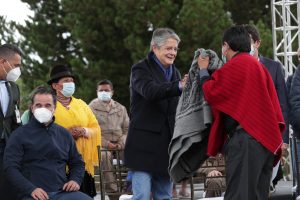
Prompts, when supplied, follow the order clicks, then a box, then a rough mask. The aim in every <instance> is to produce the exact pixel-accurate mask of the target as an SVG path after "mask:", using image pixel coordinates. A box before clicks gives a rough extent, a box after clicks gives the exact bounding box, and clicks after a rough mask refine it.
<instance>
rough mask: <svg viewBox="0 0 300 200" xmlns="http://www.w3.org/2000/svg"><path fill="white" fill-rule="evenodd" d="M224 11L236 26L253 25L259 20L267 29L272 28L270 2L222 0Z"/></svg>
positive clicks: (261, 0)
mask: <svg viewBox="0 0 300 200" xmlns="http://www.w3.org/2000/svg"><path fill="white" fill-rule="evenodd" d="M224 9H225V10H226V11H228V12H229V13H230V15H231V17H232V20H233V22H234V23H236V24H248V23H249V22H250V21H253V22H254V23H255V24H256V23H257V22H258V21H259V20H261V21H262V22H263V23H264V24H265V25H266V26H267V27H268V28H272V23H271V21H272V17H271V1H270V0H244V1H238V2H237V1H236V0H224Z"/></svg>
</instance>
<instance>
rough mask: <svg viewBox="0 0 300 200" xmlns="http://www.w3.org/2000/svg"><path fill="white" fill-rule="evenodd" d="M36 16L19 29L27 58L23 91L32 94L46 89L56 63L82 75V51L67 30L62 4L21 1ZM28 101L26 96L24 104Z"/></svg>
mask: <svg viewBox="0 0 300 200" xmlns="http://www.w3.org/2000/svg"><path fill="white" fill-rule="evenodd" d="M22 1H23V2H24V3H27V4H28V5H29V7H30V9H31V10H32V11H34V16H32V17H30V18H29V20H27V21H26V24H25V25H17V29H18V31H19V32H20V34H21V35H22V36H23V38H24V39H21V48H22V50H23V52H24V54H25V57H24V61H23V63H24V67H23V69H22V77H21V78H22V81H23V84H24V88H22V89H23V91H24V90H25V92H23V93H25V94H29V93H30V91H32V90H33V89H34V88H35V87H36V86H38V85H43V84H44V85H46V81H47V80H48V79H49V71H50V68H51V67H52V66H53V65H54V64H56V63H65V64H68V65H71V66H72V69H73V71H74V72H75V73H77V72H78V71H80V72H81V71H82V70H81V69H82V65H83V62H82V59H81V57H80V49H79V48H78V47H77V44H76V42H75V40H74V39H73V38H72V36H71V34H70V31H69V30H68V29H67V28H66V26H64V23H63V19H64V16H65V13H64V11H63V9H62V7H61V4H60V1H59V0H51V1H44V0H22ZM27 100H28V96H26V95H25V98H24V103H26V102H27Z"/></svg>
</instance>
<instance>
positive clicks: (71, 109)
mask: <svg viewBox="0 0 300 200" xmlns="http://www.w3.org/2000/svg"><path fill="white" fill-rule="evenodd" d="M54 116H55V122H56V123H57V124H59V125H61V126H63V127H64V128H67V129H68V128H71V127H75V126H77V127H83V128H87V129H88V130H89V132H90V133H91V136H90V137H89V138H85V137H80V138H79V139H77V140H76V146H77V149H78V151H79V153H80V154H81V155H82V158H83V161H84V162H85V170H86V171H87V172H88V173H90V174H91V175H92V176H94V166H98V163H99V162H98V153H97V146H100V144H101V129H100V126H99V124H98V121H97V119H96V117H95V116H94V114H93V112H92V110H91V109H90V108H89V106H88V105H87V104H86V103H85V102H84V101H82V100H81V99H76V98H74V97H72V100H71V102H70V105H69V106H68V108H66V107H64V106H63V105H62V104H61V103H60V102H58V101H57V104H56V110H55V113H54Z"/></svg>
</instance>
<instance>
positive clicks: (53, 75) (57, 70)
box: [47, 64, 75, 85]
mask: <svg viewBox="0 0 300 200" xmlns="http://www.w3.org/2000/svg"><path fill="white" fill-rule="evenodd" d="M64 77H72V78H73V79H75V77H74V75H73V74H72V71H71V69H70V68H69V67H68V66H66V65H61V64H60V65H55V66H54V67H53V68H52V69H51V72H50V80H49V81H47V83H48V84H49V85H51V84H52V83H53V81H55V80H57V79H60V78H64Z"/></svg>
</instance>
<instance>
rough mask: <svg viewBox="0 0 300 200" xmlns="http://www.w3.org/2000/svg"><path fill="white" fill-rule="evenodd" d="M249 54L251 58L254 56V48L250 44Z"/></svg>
mask: <svg viewBox="0 0 300 200" xmlns="http://www.w3.org/2000/svg"><path fill="white" fill-rule="evenodd" d="M249 54H250V55H251V56H254V54H255V48H254V46H253V45H252V44H251V50H250V52H249Z"/></svg>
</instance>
